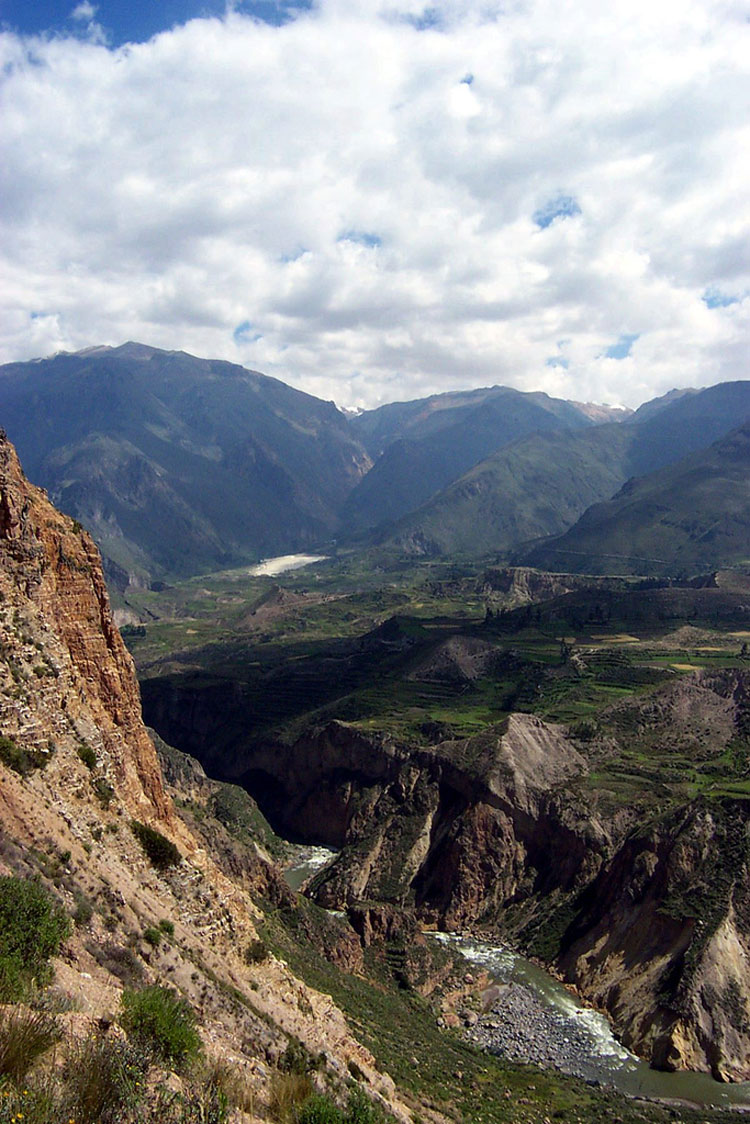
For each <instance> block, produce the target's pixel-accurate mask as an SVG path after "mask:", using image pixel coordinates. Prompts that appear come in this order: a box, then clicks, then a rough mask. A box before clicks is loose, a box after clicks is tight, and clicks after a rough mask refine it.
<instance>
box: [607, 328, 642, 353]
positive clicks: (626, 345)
mask: <svg viewBox="0 0 750 1124" xmlns="http://www.w3.org/2000/svg"><path fill="white" fill-rule="evenodd" d="M639 334H640V333H638V332H635V333H634V334H633V335H627V334H625V335H622V336H620V338H619V340H618V341H617V343H612V344H610V345H609V347H608V348H607V350H606V351H605V352H604V356H605V358H606V359H627V357H628V356H629V355H630V352H631V350H632V347H633V344H634V343H635V341H636V340H637V339H638V336H639Z"/></svg>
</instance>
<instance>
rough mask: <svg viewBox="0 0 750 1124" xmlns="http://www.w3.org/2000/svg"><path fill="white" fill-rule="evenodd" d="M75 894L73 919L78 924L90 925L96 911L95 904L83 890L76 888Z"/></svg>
mask: <svg viewBox="0 0 750 1124" xmlns="http://www.w3.org/2000/svg"><path fill="white" fill-rule="evenodd" d="M74 896H75V900H76V904H75V909H74V910H73V914H72V916H73V921H74V922H75V924H76V925H77V926H80V925H88V923H89V921H90V920H91V918H92V916H93V913H94V909H93V906H92V905H91V902H90V901H89V899H88V898H87V897H86V895H85V894H84V893H83V892H82V891H81V890H76V891H75V895H74Z"/></svg>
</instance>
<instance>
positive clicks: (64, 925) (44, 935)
mask: <svg viewBox="0 0 750 1124" xmlns="http://www.w3.org/2000/svg"><path fill="white" fill-rule="evenodd" d="M69 932H70V921H69V920H68V918H67V917H66V915H65V913H64V911H63V909H62V908H61V906H59V905H58V904H57V903H56V902H55V901H53V899H52V898H51V897H50V896H49V894H48V893H47V892H46V890H44V889H43V887H42V886H41V885H40V884H39V883H38V882H32V881H31V880H30V879H24V878H14V877H12V876H9V877H5V878H0V1002H6V1003H13V1002H18V1000H19V999H21V998H23V995H24V993H25V992H26V991H27V990H28V988H29V986H30V985H31V983H32V982H36V983H38V984H40V985H42V986H43V985H44V984H46V983H48V982H49V979H50V977H51V974H52V973H51V970H50V967H49V959H50V957H51V956H54V955H55V953H56V952H57V950H58V948H59V947H60V944H61V943H62V941H63V940H64V939H65V937H67V935H68V933H69Z"/></svg>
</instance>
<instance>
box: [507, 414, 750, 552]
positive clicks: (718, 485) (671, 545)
mask: <svg viewBox="0 0 750 1124" xmlns="http://www.w3.org/2000/svg"><path fill="white" fill-rule="evenodd" d="M749 470H750V428H749V427H747V426H743V427H741V428H740V429H738V430H736V431H735V432H734V433H732V434H731V435H729V436H728V437H726V438H724V439H722V440H721V441H719V442H717V443H716V444H715V445H713V446H712V447H711V448H710V449H709V450H707V451H706V452H703V453H697V454H694V455H693V456H691V457H688V458H687V459H686V460H684V461H680V462H679V463H678V464H676V465H672V466H670V467H669V468H666V469H662V470H661V471H659V472H655V473H653V474H651V475H649V476H646V477H642V478H641V479H639V480H634V481H631V482H630V483H629V484H628V485H627V486H626V487H625V488H623V489H622V491H620V492H619V493H618V494H617V495H616V496H614V497H613V498H612V499H611V500H609V501H608V502H606V503H600V504H598V505H597V506H596V507H593V508H592V509H591V510H589V511H587V512H586V513H585V515H584V516H583V517H582V518H581V519H580V520H579V521H578V523H576V524H575V526H573V527H572V528H571V529H570V530H569V531H568V532H567V534H565V535H563V536H562V537H561V538H559V539H557V540H556V541H555V542H553V543H550V544H548V545H541V546H540V547H539V548H538V549H536V550H534V551H532V552H530V554H529V557H528V560H529V562H530V563H531V564H533V565H541V566H550V565H555V564H557V565H560V564H563V565H565V566H566V567H567V568H570V569H573V570H582V571H586V570H594V571H596V572H597V573H602V572H605V573H606V572H608V571H609V572H618V573H627V572H640V573H675V572H677V571H683V572H688V573H695V572H698V571H700V570H701V569H707V568H712V567H717V566H731V565H736V564H738V563H739V564H744V563H746V562H747V561H748V559H749V558H750V493H748V486H747V481H748V472H749Z"/></svg>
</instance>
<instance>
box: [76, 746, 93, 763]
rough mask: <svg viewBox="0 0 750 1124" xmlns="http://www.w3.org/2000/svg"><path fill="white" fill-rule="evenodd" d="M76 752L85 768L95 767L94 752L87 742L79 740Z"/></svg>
mask: <svg viewBox="0 0 750 1124" xmlns="http://www.w3.org/2000/svg"><path fill="white" fill-rule="evenodd" d="M77 753H78V756H79V757H80V759H81V761H83V763H84V765H85V766H86V768H87V769H95V768H96V754H95V753H94V751H93V749H92V748H91V746H90V745H89V743H88V742H81V744H80V745H79V746H78V749H77Z"/></svg>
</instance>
